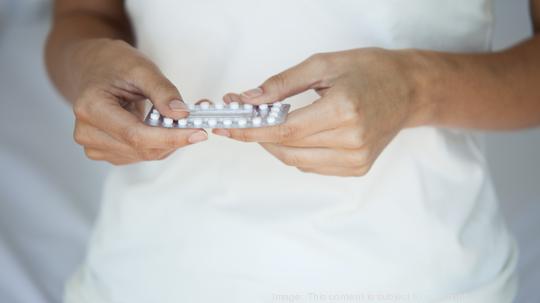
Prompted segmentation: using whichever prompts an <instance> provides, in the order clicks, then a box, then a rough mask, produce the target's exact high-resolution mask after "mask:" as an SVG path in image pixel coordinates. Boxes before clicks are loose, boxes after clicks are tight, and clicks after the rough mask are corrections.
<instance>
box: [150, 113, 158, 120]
mask: <svg viewBox="0 0 540 303" xmlns="http://www.w3.org/2000/svg"><path fill="white" fill-rule="evenodd" d="M150 120H153V121H156V120H159V114H156V113H151V114H150Z"/></svg>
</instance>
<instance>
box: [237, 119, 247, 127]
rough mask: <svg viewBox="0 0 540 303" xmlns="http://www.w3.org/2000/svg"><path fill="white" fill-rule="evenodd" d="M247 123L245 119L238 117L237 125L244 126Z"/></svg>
mask: <svg viewBox="0 0 540 303" xmlns="http://www.w3.org/2000/svg"><path fill="white" fill-rule="evenodd" d="M246 124H247V120H246V119H240V120H238V125H239V126H246Z"/></svg>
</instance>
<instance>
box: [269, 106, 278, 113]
mask: <svg viewBox="0 0 540 303" xmlns="http://www.w3.org/2000/svg"><path fill="white" fill-rule="evenodd" d="M270 111H271V112H279V111H280V109H279V107H275V106H272V109H271V110H270Z"/></svg>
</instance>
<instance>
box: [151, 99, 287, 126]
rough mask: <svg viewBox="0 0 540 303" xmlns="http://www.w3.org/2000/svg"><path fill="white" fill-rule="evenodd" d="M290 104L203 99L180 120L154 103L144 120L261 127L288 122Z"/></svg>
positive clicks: (153, 124)
mask: <svg viewBox="0 0 540 303" xmlns="http://www.w3.org/2000/svg"><path fill="white" fill-rule="evenodd" d="M290 107H291V106H290V105H289V104H283V103H281V102H276V103H272V104H261V105H252V104H247V103H240V102H231V103H229V104H224V103H217V104H212V103H210V102H202V103H200V104H189V105H188V109H189V116H187V117H186V118H183V119H178V120H173V119H171V118H168V117H165V116H163V115H161V114H160V113H159V111H158V110H157V109H156V108H154V107H152V108H151V109H150V111H149V112H148V114H147V115H146V118H145V119H144V122H145V123H146V124H147V125H150V126H159V127H166V128H258V127H266V126H273V125H278V124H281V123H283V122H285V120H286V119H287V115H288V113H289V110H290Z"/></svg>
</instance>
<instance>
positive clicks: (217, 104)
mask: <svg viewBox="0 0 540 303" xmlns="http://www.w3.org/2000/svg"><path fill="white" fill-rule="evenodd" d="M223 106H224V104H223V103H216V104H214V107H215V108H216V109H223Z"/></svg>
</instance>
